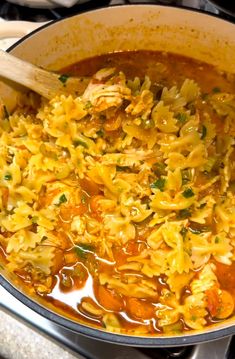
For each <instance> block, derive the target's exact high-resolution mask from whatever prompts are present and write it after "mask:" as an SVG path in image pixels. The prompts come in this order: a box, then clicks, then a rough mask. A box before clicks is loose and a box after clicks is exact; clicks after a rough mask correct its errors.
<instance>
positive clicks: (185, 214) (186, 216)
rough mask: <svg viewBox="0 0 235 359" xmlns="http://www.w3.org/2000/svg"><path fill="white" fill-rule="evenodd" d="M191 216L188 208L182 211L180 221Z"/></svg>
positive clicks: (179, 216) (179, 215)
mask: <svg viewBox="0 0 235 359" xmlns="http://www.w3.org/2000/svg"><path fill="white" fill-rule="evenodd" d="M190 216H191V211H190V210H189V209H188V208H185V209H181V210H180V211H179V213H178V219H186V218H189V217H190Z"/></svg>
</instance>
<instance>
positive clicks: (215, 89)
mask: <svg viewBox="0 0 235 359" xmlns="http://www.w3.org/2000/svg"><path fill="white" fill-rule="evenodd" d="M212 92H213V93H218V92H221V89H220V88H219V87H214V88H213V89H212Z"/></svg>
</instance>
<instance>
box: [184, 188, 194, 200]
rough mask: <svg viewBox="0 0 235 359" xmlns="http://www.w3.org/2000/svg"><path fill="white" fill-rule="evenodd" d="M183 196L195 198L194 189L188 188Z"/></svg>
mask: <svg viewBox="0 0 235 359" xmlns="http://www.w3.org/2000/svg"><path fill="white" fill-rule="evenodd" d="M183 196H184V197H185V198H190V197H193V196H194V192H193V190H192V188H190V187H189V188H186V189H185V190H184V192H183Z"/></svg>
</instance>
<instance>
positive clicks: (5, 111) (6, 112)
mask: <svg viewBox="0 0 235 359" xmlns="http://www.w3.org/2000/svg"><path fill="white" fill-rule="evenodd" d="M3 111H4V118H9V112H8V111H7V108H6V106H5V105H4V106H3Z"/></svg>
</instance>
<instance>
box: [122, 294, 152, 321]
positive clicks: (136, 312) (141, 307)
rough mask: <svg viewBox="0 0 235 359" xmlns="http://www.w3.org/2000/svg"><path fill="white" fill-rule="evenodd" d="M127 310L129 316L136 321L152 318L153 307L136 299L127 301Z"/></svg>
mask: <svg viewBox="0 0 235 359" xmlns="http://www.w3.org/2000/svg"><path fill="white" fill-rule="evenodd" d="M127 310H128V311H129V313H130V314H131V316H133V317H136V318H138V319H150V318H152V317H153V316H154V306H153V305H152V304H151V303H147V302H146V301H143V300H140V299H136V298H128V299H127Z"/></svg>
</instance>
